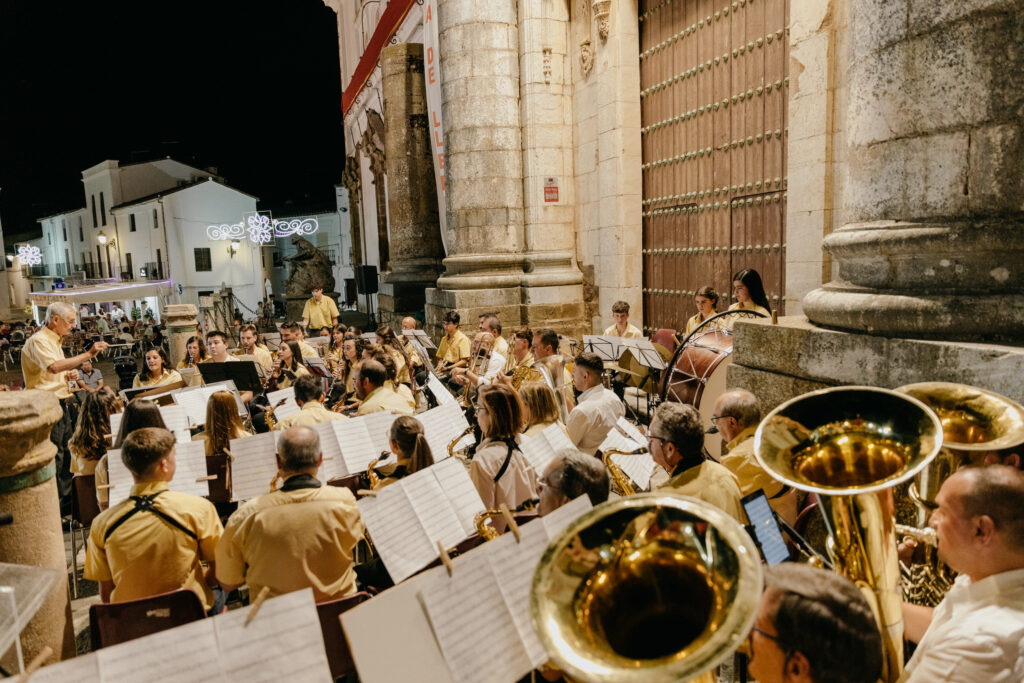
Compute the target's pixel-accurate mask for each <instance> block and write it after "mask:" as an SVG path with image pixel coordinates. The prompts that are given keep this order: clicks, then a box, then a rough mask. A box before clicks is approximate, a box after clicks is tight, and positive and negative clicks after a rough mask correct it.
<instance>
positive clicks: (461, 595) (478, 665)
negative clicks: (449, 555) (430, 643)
mask: <svg viewBox="0 0 1024 683" xmlns="http://www.w3.org/2000/svg"><path fill="white" fill-rule="evenodd" d="M487 545H489V544H484V546H483V547H486V546H487ZM483 547H482V548H483ZM482 548H481V549H482ZM430 579H431V580H427V581H424V582H423V584H422V587H421V589H420V600H422V601H423V605H424V608H425V609H426V611H427V615H428V617H429V619H430V624H431V626H432V627H433V630H434V634H435V636H437V640H438V643H439V644H440V646H441V652H442V653H444V658H445V661H446V662H447V663H448V669H449V670H450V671H451V674H452V679H454V680H455V681H466V682H467V683H507V681H514V680H517V679H518V678H520V677H522V676H524V675H525V674H527V673H529V671H530V669H531V668H533V667H532V664H531V661H530V655H529V653H528V652H527V651H526V648H525V646H524V645H523V642H522V639H521V637H520V635H519V629H518V628H517V626H516V623H515V621H514V620H513V618H512V615H511V613H510V612H509V609H508V606H507V604H506V601H505V598H504V596H503V595H502V593H501V590H500V589H499V588H498V586H497V578H496V577H495V575H494V572H493V570H492V568H491V563H490V562H489V561H488V558H487V555H486V554H485V553H483V552H470V553H467V554H466V555H463V556H462V557H459V558H456V560H455V571H454V573H453V575H452V576H450V577H449V576H448V575H447V572H446V571H445V570H444V569H443V568H438V569H437V570H435V572H433V575H432V576H431V577H430Z"/></svg>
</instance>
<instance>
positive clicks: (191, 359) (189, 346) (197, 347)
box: [178, 336, 210, 370]
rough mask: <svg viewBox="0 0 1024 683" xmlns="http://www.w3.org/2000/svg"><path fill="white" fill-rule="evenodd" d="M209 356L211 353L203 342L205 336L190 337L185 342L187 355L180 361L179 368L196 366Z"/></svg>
mask: <svg viewBox="0 0 1024 683" xmlns="http://www.w3.org/2000/svg"><path fill="white" fill-rule="evenodd" d="M209 357H210V354H208V353H207V352H206V344H204V343H203V338H202V337H198V336H193V337H189V338H188V341H187V342H185V357H184V358H182V359H181V362H179V363H178V369H179V370H181V369H183V368H194V367H195V366H197V365H198V364H200V363H202V362H203V361H204V360H206V359H208V358H209Z"/></svg>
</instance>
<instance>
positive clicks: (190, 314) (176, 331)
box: [164, 304, 199, 367]
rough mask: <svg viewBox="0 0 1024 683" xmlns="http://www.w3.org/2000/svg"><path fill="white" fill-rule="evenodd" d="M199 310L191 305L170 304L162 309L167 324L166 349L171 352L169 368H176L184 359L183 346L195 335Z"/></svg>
mask: <svg viewBox="0 0 1024 683" xmlns="http://www.w3.org/2000/svg"><path fill="white" fill-rule="evenodd" d="M198 316H199V309H198V308H196V307H195V306H193V305H192V304H171V305H169V306H166V307H164V320H165V321H166V322H167V338H168V348H169V349H170V350H171V358H170V360H171V366H172V367H173V366H176V365H177V364H178V362H179V361H180V360H181V359H182V358H184V357H185V345H186V343H187V342H188V339H189V337H191V336H194V335H195V334H196V324H197V323H198V322H199V321H198V320H197V318H198Z"/></svg>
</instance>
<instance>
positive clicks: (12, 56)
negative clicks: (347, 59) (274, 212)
mask: <svg viewBox="0 0 1024 683" xmlns="http://www.w3.org/2000/svg"><path fill="white" fill-rule="evenodd" d="M336 22H337V20H336V17H335V15H334V12H332V11H331V10H330V9H329V8H328V7H326V6H325V5H324V4H323V2H322V1H321V0H245V1H244V2H242V1H239V0H203V1H202V2H197V1H195V0H174V1H173V2H163V3H159V2H146V1H140V0H130V1H129V0H109V1H95V2H80V1H68V2H50V1H41V0H0V55H2V62H0V64H2V65H0V131H2V134H0V218H2V220H3V230H4V235H5V241H6V243H7V244H12V243H13V241H14V240H15V239H18V238H19V237H20V238H21V239H31V238H32V237H34V236H38V234H39V225H38V224H37V223H36V222H35V220H36V219H37V218H41V217H43V216H47V215H50V214H54V213H58V212H61V211H66V210H71V209H75V208H79V207H81V206H84V199H83V195H82V184H81V177H82V176H81V171H82V170H83V169H85V168H88V167H89V166H92V165H94V164H97V163H99V162H100V161H103V160H104V159H117V160H119V161H121V162H129V161H144V160H147V159H154V158H160V157H163V156H171V157H174V158H175V159H178V160H180V161H182V162H185V163H189V164H192V165H196V166H199V167H200V168H206V167H207V166H216V167H217V170H218V173H219V174H220V175H222V176H224V177H225V179H226V181H227V183H228V184H229V185H231V186H233V187H237V188H238V189H240V190H243V191H245V192H248V193H250V194H254V195H256V196H258V197H259V198H260V208H261V209H263V208H270V209H273V208H275V207H283V206H285V205H287V204H294V205H295V206H296V207H303V206H324V205H326V206H329V207H333V206H334V188H333V186H334V185H335V184H337V183H338V182H340V179H341V168H342V165H343V161H344V136H343V130H342V117H341V81H340V74H339V65H338V34H337V23H336ZM33 232H34V233H35V234H33Z"/></svg>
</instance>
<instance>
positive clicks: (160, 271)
mask: <svg viewBox="0 0 1024 683" xmlns="http://www.w3.org/2000/svg"><path fill="white" fill-rule="evenodd" d="M153 211H156V209H153ZM156 276H157V278H158V279H160V280H163V279H164V262H163V260H162V259H161V258H160V250H159V249H157V250H156Z"/></svg>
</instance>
